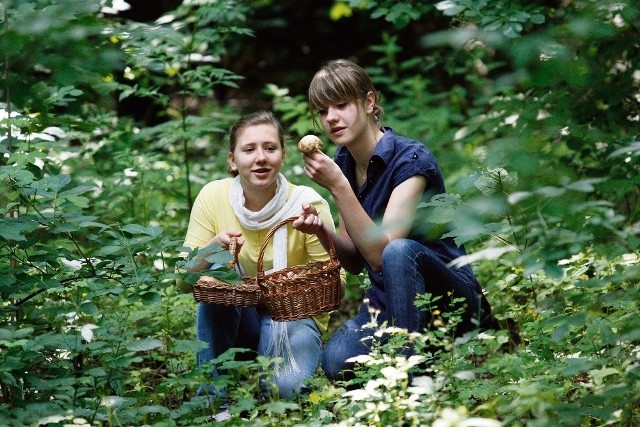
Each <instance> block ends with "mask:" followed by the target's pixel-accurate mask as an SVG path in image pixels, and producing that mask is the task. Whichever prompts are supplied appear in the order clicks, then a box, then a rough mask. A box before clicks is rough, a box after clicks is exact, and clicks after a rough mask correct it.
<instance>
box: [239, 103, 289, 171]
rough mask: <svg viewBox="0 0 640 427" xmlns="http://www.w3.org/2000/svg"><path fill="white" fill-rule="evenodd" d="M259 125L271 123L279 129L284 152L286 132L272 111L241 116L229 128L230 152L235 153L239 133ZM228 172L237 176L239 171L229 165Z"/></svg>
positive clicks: (279, 137) (281, 146) (279, 138)
mask: <svg viewBox="0 0 640 427" xmlns="http://www.w3.org/2000/svg"><path fill="white" fill-rule="evenodd" d="M258 125H271V126H273V127H274V128H275V129H276V130H277V131H278V140H279V141H280V148H282V152H283V153H284V152H285V133H284V129H283V127H282V124H281V123H280V121H279V120H278V119H277V118H276V116H275V115H274V114H273V113H272V112H271V111H256V112H254V113H250V114H247V115H244V116H242V117H240V118H239V119H238V120H237V121H236V122H235V123H234V124H233V126H231V129H230V130H229V152H230V153H233V151H234V150H235V149H236V145H237V144H238V135H240V134H241V133H242V131H243V130H245V129H246V128H249V127H252V126H258ZM227 172H228V173H229V175H231V176H237V175H238V171H234V170H232V169H231V166H230V165H228V166H227Z"/></svg>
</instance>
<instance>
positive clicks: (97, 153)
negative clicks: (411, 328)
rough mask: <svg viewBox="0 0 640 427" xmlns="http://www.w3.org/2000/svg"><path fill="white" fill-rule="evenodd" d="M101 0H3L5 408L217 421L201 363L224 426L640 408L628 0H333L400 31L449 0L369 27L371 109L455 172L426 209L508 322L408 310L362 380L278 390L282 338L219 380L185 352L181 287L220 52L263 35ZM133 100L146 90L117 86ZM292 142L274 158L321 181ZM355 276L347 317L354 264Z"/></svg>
mask: <svg viewBox="0 0 640 427" xmlns="http://www.w3.org/2000/svg"><path fill="white" fill-rule="evenodd" d="M107 3H108V4H107ZM112 3H117V2H106V1H98V0H93V1H84V2H74V1H69V0H59V1H54V0H37V1H31V2H22V1H8V2H4V3H3V4H2V5H0V12H1V13H2V15H1V16H2V26H1V28H2V30H1V31H0V52H1V53H2V55H3V60H4V61H3V63H4V68H3V83H2V85H1V86H0V103H1V104H0V152H1V153H2V160H1V161H0V210H1V211H2V216H1V217H0V295H1V301H2V302H1V303H0V319H1V323H0V401H1V402H2V403H3V405H1V406H0V418H1V419H2V420H3V424H7V425H65V424H72V423H73V424H74V425H83V424H84V425H143V424H144V425H185V424H186V425H200V424H207V423H209V422H210V421H211V416H212V415H214V414H215V413H217V411H218V410H219V409H220V404H221V402H217V401H215V400H214V401H209V399H208V398H207V397H204V396H197V395H196V392H197V390H198V388H199V387H200V385H201V384H203V383H210V384H211V383H213V385H214V386H216V385H217V386H221V385H226V386H227V387H228V388H229V389H232V390H233V392H232V394H231V396H230V397H231V401H230V402H229V412H230V413H231V415H232V418H230V419H229V420H228V421H227V423H228V424H229V425H252V426H253V425H279V426H286V425H292V426H293V425H330V424H333V425H343V426H347V425H349V426H351V425H434V426H436V425H439V426H443V425H447V426H449V425H467V426H475V425H477V426H482V425H484V426H486V425H499V424H500V423H501V424H504V425H523V426H524V425H528V426H535V425H578V424H580V425H582V424H589V425H635V424H637V423H638V422H639V420H640V418H639V417H640V413H639V412H638V409H637V408H638V407H640V390H639V389H638V384H640V381H638V377H639V376H640V370H639V367H640V344H639V343H640V324H639V323H638V316H637V315H636V313H637V311H638V301H640V295H638V292H639V290H638V286H637V283H638V281H639V279H640V262H639V260H638V256H637V254H636V248H637V247H638V246H639V234H640V227H639V224H640V222H639V220H640V218H639V217H638V212H639V210H638V202H639V200H640V197H639V196H640V193H639V190H638V189H639V188H640V186H639V185H638V184H639V181H638V180H639V179H640V178H639V177H640V173H639V172H640V171H639V169H638V168H639V166H638V164H639V163H638V161H637V158H638V153H639V152H640V150H639V149H638V148H639V142H638V125H637V124H638V121H639V120H640V119H639V118H638V108H637V105H638V98H639V96H640V95H639V93H640V70H638V69H637V64H638V63H639V61H638V57H639V53H640V52H639V48H638V44H637V43H633V42H630V41H632V40H635V39H636V38H637V37H635V36H637V33H638V30H639V29H640V28H639V27H638V24H637V22H639V20H638V17H639V16H640V10H639V9H638V6H637V5H635V4H634V3H633V2H624V1H622V2H620V1H617V2H609V1H606V0H598V1H586V0H585V1H581V0H579V1H574V2H569V3H566V4H563V5H561V6H558V7H556V8H551V7H549V6H548V5H546V4H544V3H539V2H534V3H531V2H502V1H499V2H485V1H480V2H475V1H474V2H471V1H466V0H464V1H463V0H451V1H443V2H437V3H435V4H433V5H426V4H425V5H422V6H416V5H415V4H413V3H412V2H402V1H401V2H388V1H370V2H366V3H365V2H361V1H355V0H354V1H350V2H348V3H347V2H336V5H338V3H339V5H338V6H339V8H338V6H336V5H334V8H333V9H332V10H333V11H334V13H335V11H336V10H338V9H339V10H341V11H342V12H341V14H342V15H340V14H336V15H334V16H338V15H340V16H348V13H347V11H353V12H354V13H361V14H362V13H370V14H371V15H370V16H371V19H377V18H383V19H385V20H386V21H387V22H391V23H394V24H395V25H396V26H397V28H398V31H401V29H403V28H406V27H407V26H410V25H411V23H412V22H415V21H417V20H425V19H428V18H429V17H431V16H436V15H434V14H442V15H437V16H438V17H439V18H440V19H443V16H444V17H451V21H450V22H449V23H448V25H449V24H450V26H451V27H450V28H442V31H441V32H437V33H431V34H429V35H427V36H425V37H424V38H423V39H422V45H423V49H424V51H423V53H421V54H420V55H412V56H411V57H410V58H407V57H406V55H405V53H406V52H405V51H404V49H405V48H404V47H403V45H402V43H401V42H400V41H399V40H401V39H400V38H399V37H398V34H396V33H394V32H388V33H384V34H382V35H381V40H380V41H379V44H375V45H373V46H372V47H371V50H372V51H373V52H375V53H377V54H379V56H378V58H379V61H378V62H377V63H375V64H370V65H369V66H368V67H367V68H368V70H369V71H370V72H371V75H372V76H373V78H374V79H375V81H376V84H377V85H378V86H379V87H380V89H381V90H382V92H383V95H384V101H385V103H384V106H385V111H386V116H385V122H386V123H388V124H390V125H391V126H393V127H394V129H395V130H396V131H398V132H399V133H401V134H405V135H408V136H411V137H415V138H417V139H420V140H422V141H424V142H425V143H426V144H427V145H428V146H429V147H430V149H431V150H432V151H433V152H434V153H435V154H436V156H437V157H438V159H439V160H440V162H441V165H442V166H443V168H444V169H445V171H446V176H447V178H448V182H447V185H448V188H449V194H448V195H447V196H444V197H441V198H436V199H434V200H432V201H431V202H429V203H428V204H425V205H424V206H421V210H420V215H421V216H420V224H421V225H422V226H423V227H424V230H425V232H438V233H445V232H446V233H449V234H450V235H451V236H453V237H455V238H456V239H457V241H458V242H460V243H465V244H466V246H467V249H468V252H469V256H468V257H466V258H464V259H460V260H458V261H457V262H459V263H467V262H472V263H473V266H474V269H475V271H476V273H477V275H478V277H479V279H480V281H481V283H482V284H483V285H484V287H485V289H486V291H487V295H488V298H489V300H490V302H491V304H492V307H493V309H494V312H495V315H496V317H497V318H498V320H499V322H500V324H501V325H502V329H500V330H491V331H485V332H483V333H478V332H475V333H470V334H467V335H465V336H464V337H459V338H457V339H456V338H454V337H453V336H452V335H451V333H450V329H448V328H449V327H450V325H451V324H455V317H456V316H455V309H454V310H452V311H451V312H449V313H442V318H441V319H437V318H436V320H447V319H449V320H450V321H449V323H446V322H443V323H442V324H434V325H432V327H431V328H429V329H427V330H426V331H424V332H423V333H419V334H407V333H406V332H405V331H401V330H396V329H390V328H387V325H379V331H378V334H383V333H388V334H391V337H392V339H391V340H390V341H389V342H387V343H386V344H384V345H382V344H381V345H379V346H376V347H374V352H373V353H372V355H371V356H370V357H367V358H362V359H360V360H358V362H359V363H358V364H357V368H356V371H355V372H356V377H355V379H354V380H352V381H348V382H335V383H330V382H329V381H328V380H326V378H324V377H323V376H322V375H321V372H319V373H318V375H317V376H316V377H314V378H313V379H311V381H310V383H309V387H310V391H309V392H308V393H305V394H303V395H301V396H300V397H299V398H298V399H297V400H295V401H282V400H280V399H278V397H277V394H274V393H265V390H267V391H268V390H270V387H269V385H268V379H267V378H266V377H265V372H267V369H266V367H268V366H270V364H271V363H273V362H277V361H270V360H266V359H263V358H258V359H257V360H249V361H247V360H242V359H243V358H242V355H241V354H239V353H238V351H237V350H235V351H231V352H229V353H227V354H225V355H222V356H221V357H220V358H219V359H217V360H216V361H214V362H213V363H214V364H216V366H218V367H220V368H222V372H223V374H222V375H220V376H218V377H217V378H215V379H212V378H210V375H209V372H210V369H209V368H210V367H202V368H198V367H196V366H195V357H194V355H195V353H196V352H197V351H198V349H200V348H201V347H202V343H199V342H197V341H196V340H195V339H194V335H195V334H194V331H193V323H194V314H193V312H194V302H193V297H192V296H191V295H190V294H189V293H188V292H185V290H184V289H182V288H178V287H177V285H176V281H177V279H186V280H187V281H188V280H191V279H193V278H189V277H186V276H185V275H184V274H182V273H180V272H179V269H176V266H177V265H178V261H179V260H180V257H179V253H180V250H181V248H180V247H181V244H182V239H183V237H184V236H183V235H184V230H185V229H186V224H187V219H188V212H189V210H190V206H191V203H192V200H193V197H194V195H195V194H196V192H197V191H196V188H197V187H200V186H202V185H203V184H204V183H205V182H207V181H209V180H211V179H215V178H219V177H222V176H224V175H225V169H226V168H225V165H226V143H225V142H224V133H225V130H226V129H227V128H228V126H229V124H230V123H231V122H232V121H233V120H234V119H235V117H237V114H238V112H239V111H238V110H237V108H235V107H234V106H231V105H219V103H218V102H217V101H216V98H215V96H213V95H214V92H215V89H216V88H219V87H237V86H238V85H241V84H242V77H241V76H238V75H235V74H234V73H233V72H231V71H230V70H227V69H225V68H223V67H221V62H220V58H222V57H224V56H225V55H228V54H229V53H230V52H232V51H233V50H234V49H238V48H239V47H240V46H242V43H244V42H245V38H248V37H251V35H252V34H253V32H252V30H251V29H249V28H246V26H247V20H246V18H247V14H249V13H250V12H251V8H249V7H248V6H249V4H247V3H236V2H235V1H231V0H226V1H198V2H195V1H185V2H183V3H182V4H181V5H180V6H179V7H178V8H177V9H176V10H174V11H172V12H171V13H170V14H166V15H164V16H163V17H161V18H160V19H159V20H158V21H156V22H154V23H146V24H144V23H136V22H133V21H129V20H126V19H115V18H114V17H113V16H110V15H109V14H107V13H105V12H106V9H102V7H105V6H114V4H112ZM257 4H258V2H256V3H255V4H254V3H251V4H250V5H252V6H256V5H257ZM265 4H267V5H266V6H263V7H270V5H269V2H266V3H265ZM273 7H275V5H274V6H273ZM103 11H104V12H103ZM325 12H326V13H328V12H327V11H325ZM264 94H265V95H266V96H267V97H269V98H270V99H271V102H272V105H273V109H274V110H275V111H276V112H278V113H279V114H280V116H281V117H282V118H283V121H284V122H285V124H286V126H287V128H288V129H289V131H290V133H291V134H292V137H295V136H300V135H303V134H306V133H310V132H314V131H315V129H314V128H313V125H312V123H311V121H310V119H309V116H308V114H307V110H306V102H305V97H304V96H303V95H301V94H295V93H290V92H289V90H288V89H287V88H281V87H278V86H277V85H269V86H267V87H266V88H265V91H264ZM133 100H136V101H139V100H146V101H148V104H145V105H146V107H145V108H147V109H148V110H145V111H142V112H141V111H137V112H134V113H131V114H124V113H123V112H122V111H119V106H121V105H122V103H124V102H128V101H133ZM150 112H153V113H154V114H155V116H154V117H153V120H149V114H151V113H150ZM331 150H332V148H329V150H328V153H329V154H332V151H331ZM287 155H288V156H289V157H288V163H289V165H291V166H290V167H289V168H288V169H286V170H285V171H284V173H285V174H286V175H287V177H288V178H289V179H291V180H292V181H293V182H303V183H305V184H309V181H308V180H307V179H306V177H305V176H304V174H303V172H302V170H301V169H300V167H299V166H298V165H299V164H300V158H299V153H297V152H296V150H289V153H288V154H287ZM319 191H321V192H322V191H323V190H322V189H319ZM325 195H326V193H325ZM349 286H350V287H349V292H348V294H347V298H346V300H345V307H344V309H343V310H342V311H341V312H340V313H338V314H340V315H341V316H342V317H344V316H347V315H348V314H349V312H350V311H351V310H353V309H354V308H355V306H356V305H357V303H358V301H359V298H360V297H361V295H362V291H363V288H366V286H367V283H366V280H364V279H363V278H362V277H361V276H349ZM420 304H422V305H423V306H424V307H425V308H428V307H429V300H428V299H426V300H423V301H421V302H420ZM338 320H339V317H336V316H334V322H337V321H338ZM332 327H335V323H334V324H333V326H332ZM408 343H412V344H413V345H418V348H423V351H420V352H419V353H418V354H417V355H413V356H407V355H406V354H404V353H403V352H402V349H404V348H405V347H406V345H407V344H408Z"/></svg>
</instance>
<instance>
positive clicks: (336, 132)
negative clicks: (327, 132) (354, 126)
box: [331, 126, 346, 135]
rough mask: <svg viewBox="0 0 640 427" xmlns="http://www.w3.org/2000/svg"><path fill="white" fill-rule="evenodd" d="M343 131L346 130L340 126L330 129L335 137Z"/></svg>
mask: <svg viewBox="0 0 640 427" xmlns="http://www.w3.org/2000/svg"><path fill="white" fill-rule="evenodd" d="M344 129H346V128H344V127H342V126H336V127H332V128H331V133H332V134H334V135H337V134H340V133H341V132H342V131H343V130H344Z"/></svg>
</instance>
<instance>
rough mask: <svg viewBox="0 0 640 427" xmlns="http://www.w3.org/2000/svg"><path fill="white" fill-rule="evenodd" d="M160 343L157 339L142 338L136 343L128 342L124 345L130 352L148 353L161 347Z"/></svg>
mask: <svg viewBox="0 0 640 427" xmlns="http://www.w3.org/2000/svg"><path fill="white" fill-rule="evenodd" d="M162 345H163V344H162V341H160V340H159V339H157V338H143V339H140V340H137V341H133V342H130V343H128V344H127V345H126V347H127V350H131V351H149V350H153V349H156V348H158V347H162Z"/></svg>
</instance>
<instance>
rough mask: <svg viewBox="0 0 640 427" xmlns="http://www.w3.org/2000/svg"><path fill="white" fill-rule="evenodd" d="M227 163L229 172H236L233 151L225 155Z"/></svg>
mask: <svg viewBox="0 0 640 427" xmlns="http://www.w3.org/2000/svg"><path fill="white" fill-rule="evenodd" d="M227 163H229V169H230V170H232V171H233V172H237V171H238V167H237V166H236V161H235V157H234V156H233V151H229V154H228V155H227Z"/></svg>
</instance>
